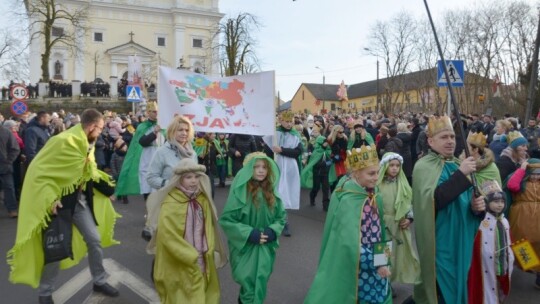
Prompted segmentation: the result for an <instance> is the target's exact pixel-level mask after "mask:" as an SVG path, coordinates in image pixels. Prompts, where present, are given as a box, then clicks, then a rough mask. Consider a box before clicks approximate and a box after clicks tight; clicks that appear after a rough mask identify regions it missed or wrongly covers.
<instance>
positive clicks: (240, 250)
mask: <svg viewBox="0 0 540 304" xmlns="http://www.w3.org/2000/svg"><path fill="white" fill-rule="evenodd" d="M257 154H258V153H257ZM248 157H250V156H249V155H248ZM261 158H263V159H266V160H267V161H268V162H269V163H270V164H271V167H272V172H273V177H272V179H273V184H274V196H275V198H276V200H275V203H274V206H273V208H269V207H268V206H267V204H266V201H264V197H263V196H262V193H261V192H259V193H258V194H259V195H258V201H259V202H258V204H257V206H255V204H253V202H252V200H251V195H248V191H247V183H248V182H249V180H251V178H252V176H253V165H254V164H255V161H256V160H257V159H261ZM278 180H279V169H278V168H277V165H276V164H275V162H274V161H273V160H271V159H270V158H268V157H267V156H263V155H262V153H261V154H258V155H257V156H255V157H253V158H252V159H251V160H249V161H248V162H247V163H246V164H244V167H243V168H242V169H241V170H240V171H238V173H237V175H236V177H235V178H234V181H233V183H232V185H231V190H230V191H229V197H228V198H227V203H226V204H225V207H224V209H223V213H222V214H221V217H220V219H219V224H220V225H221V227H222V228H223V231H224V232H225V234H226V235H227V239H228V244H229V252H230V262H231V269H232V275H233V279H234V280H235V281H236V282H237V283H238V284H240V286H241V287H242V288H241V290H240V300H242V302H243V303H263V302H264V298H265V297H266V285H267V282H268V279H269V278H270V274H271V273H272V269H273V266H274V260H275V255H276V249H277V248H278V247H279V242H278V240H277V239H276V241H274V242H270V243H267V244H265V245H258V244H257V245H256V244H252V243H249V242H248V241H247V240H248V237H249V235H250V233H251V231H252V230H253V229H259V230H260V231H263V230H264V229H265V228H267V227H269V228H271V229H272V230H274V232H275V233H276V236H278V237H279V235H280V234H281V231H282V230H283V227H284V225H285V216H286V213H285V209H284V207H283V203H282V201H281V198H280V196H279V193H278V192H277V181H278Z"/></svg>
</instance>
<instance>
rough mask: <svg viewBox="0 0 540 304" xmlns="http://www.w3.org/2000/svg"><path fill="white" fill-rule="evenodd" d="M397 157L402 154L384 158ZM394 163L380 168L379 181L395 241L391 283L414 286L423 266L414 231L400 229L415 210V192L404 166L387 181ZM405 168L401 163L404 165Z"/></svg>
mask: <svg viewBox="0 0 540 304" xmlns="http://www.w3.org/2000/svg"><path fill="white" fill-rule="evenodd" d="M393 155H396V156H397V155H399V154H396V153H392V152H387V153H385V154H384V156H383V159H384V158H385V157H388V156H393ZM394 159H396V160H398V161H399V159H397V158H391V160H394ZM391 160H390V161H391ZM390 161H387V162H385V163H384V164H382V165H381V166H380V167H379V180H378V182H377V185H378V187H379V193H380V195H381V197H382V200H383V205H384V211H385V212H384V223H385V224H386V227H388V231H390V232H391V233H392V239H393V246H392V267H391V268H390V270H391V272H392V276H391V277H390V280H391V281H392V282H396V283H405V284H414V283H416V282H417V280H418V278H419V275H420V263H419V262H418V256H417V254H416V251H415V249H414V246H413V243H412V237H411V230H410V229H401V228H400V227H399V222H400V221H401V220H402V219H403V218H405V216H406V215H407V213H409V211H411V209H412V204H411V202H412V189H411V186H409V182H408V181H407V177H405V173H404V172H403V167H400V170H399V175H398V176H397V180H396V181H395V182H391V183H388V182H386V181H384V177H385V175H386V171H387V170H388V166H389V163H390ZM402 165H403V164H402V163H401V162H400V166H402ZM409 228H410V227H409Z"/></svg>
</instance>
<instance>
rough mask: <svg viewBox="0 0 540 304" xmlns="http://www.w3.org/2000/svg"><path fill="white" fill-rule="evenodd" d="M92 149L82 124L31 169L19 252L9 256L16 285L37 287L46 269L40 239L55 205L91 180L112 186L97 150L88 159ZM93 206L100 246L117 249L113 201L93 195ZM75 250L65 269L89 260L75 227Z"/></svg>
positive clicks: (60, 138) (19, 231) (19, 229)
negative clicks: (95, 153) (101, 165)
mask: <svg viewBox="0 0 540 304" xmlns="http://www.w3.org/2000/svg"><path fill="white" fill-rule="evenodd" d="M88 148H89V144H88V140H87V138H86V135H85V133H84V131H83V129H82V127H81V125H80V124H78V125H76V126H75V127H73V128H71V129H69V130H67V131H64V132H62V133H60V134H58V135H56V136H54V137H51V139H50V140H49V141H48V142H47V143H46V144H45V146H44V147H43V149H41V151H40V152H39V153H38V155H37V156H36V158H34V160H32V162H31V163H30V166H29V167H28V171H27V173H26V178H25V181H24V185H23V189H22V193H21V199H20V205H19V219H18V223H17V237H16V240H15V246H14V247H13V248H12V249H11V250H10V251H9V252H8V254H7V258H8V264H9V265H10V267H11V273H10V276H9V280H10V281H11V282H12V283H22V284H28V285H30V286H32V287H34V288H36V287H38V285H39V281H40V279H41V273H42V271H43V265H44V256H43V244H42V233H43V229H44V228H46V227H47V225H48V222H49V221H50V217H51V215H50V212H51V207H52V205H53V203H54V202H55V201H57V200H59V199H60V198H61V197H62V196H65V195H67V194H70V193H73V191H75V190H76V189H77V187H78V185H81V184H84V183H86V182H88V181H89V180H94V181H99V180H104V181H107V182H108V183H111V181H110V179H109V177H108V175H107V174H105V173H104V172H102V171H99V170H98V169H97V165H96V161H95V158H94V148H92V149H91V150H90V152H89V153H87V152H88ZM87 155H88V156H87ZM93 206H94V216H95V218H96V221H97V223H98V226H97V228H98V232H99V234H100V235H101V245H102V246H103V247H108V246H111V245H114V244H118V242H117V241H115V240H114V239H113V234H114V224H115V222H116V218H117V217H119V215H118V214H117V213H116V212H115V211H114V208H113V206H112V204H111V201H110V199H109V198H108V197H105V196H104V195H103V194H101V193H100V192H99V191H97V190H95V191H94V202H93ZM72 248H73V257H74V259H73V260H71V259H69V258H68V259H64V260H62V261H61V263H60V267H61V268H62V269H65V268H69V267H72V266H74V265H77V264H78V263H79V261H80V260H81V259H82V258H83V257H84V256H85V255H86V250H87V248H86V243H85V242H84V240H83V238H82V236H81V234H80V232H79V231H78V230H77V228H76V227H75V226H73V240H72Z"/></svg>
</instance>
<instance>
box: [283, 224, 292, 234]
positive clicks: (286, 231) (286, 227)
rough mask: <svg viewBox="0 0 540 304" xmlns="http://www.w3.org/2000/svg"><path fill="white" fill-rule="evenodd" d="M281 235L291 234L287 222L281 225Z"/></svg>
mask: <svg viewBox="0 0 540 304" xmlns="http://www.w3.org/2000/svg"><path fill="white" fill-rule="evenodd" d="M283 236H286V237H290V236H291V232H290V231H289V223H285V227H283Z"/></svg>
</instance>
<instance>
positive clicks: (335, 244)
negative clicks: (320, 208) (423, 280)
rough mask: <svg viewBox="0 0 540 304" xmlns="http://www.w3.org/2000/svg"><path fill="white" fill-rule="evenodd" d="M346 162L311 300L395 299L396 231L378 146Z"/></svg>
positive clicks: (352, 154)
mask: <svg viewBox="0 0 540 304" xmlns="http://www.w3.org/2000/svg"><path fill="white" fill-rule="evenodd" d="M346 164H347V169H348V171H349V172H350V176H349V177H343V178H342V179H341V180H340V181H339V183H338V185H337V187H336V189H335V191H334V192H333V194H332V198H331V200H330V208H329V210H328V215H327V217H326V223H325V225H324V234H323V239H322V246H321V251H320V258H319V266H318V269H317V274H316V275H315V279H314V281H313V284H312V285H311V288H310V290H309V293H308V295H307V297H306V300H305V303H391V302H392V297H391V292H390V286H389V281H388V280H389V277H390V275H391V273H390V270H389V267H388V256H389V255H390V248H389V247H388V246H389V245H388V244H389V242H388V241H389V237H390V236H387V233H386V229H385V224H384V219H383V215H384V213H383V205H382V201H381V200H380V197H379V195H378V193H377V190H376V185H377V179H378V176H379V173H378V172H379V159H378V157H377V149H376V148H375V146H374V145H371V146H362V147H361V148H356V149H353V150H352V151H347V161H346ZM387 237H388V239H387ZM379 252H382V254H379Z"/></svg>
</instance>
